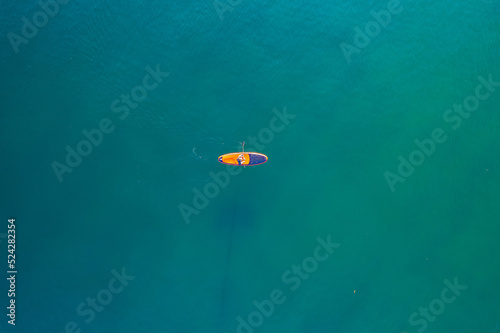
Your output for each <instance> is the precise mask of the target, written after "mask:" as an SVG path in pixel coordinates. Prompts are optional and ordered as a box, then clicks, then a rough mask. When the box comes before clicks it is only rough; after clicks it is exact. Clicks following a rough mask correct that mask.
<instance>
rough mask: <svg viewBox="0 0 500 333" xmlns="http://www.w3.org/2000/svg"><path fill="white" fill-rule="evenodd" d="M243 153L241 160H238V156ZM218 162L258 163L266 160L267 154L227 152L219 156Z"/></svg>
mask: <svg viewBox="0 0 500 333" xmlns="http://www.w3.org/2000/svg"><path fill="white" fill-rule="evenodd" d="M240 155H243V158H244V159H243V161H241V162H239V161H238V156H240ZM219 162H221V163H224V164H229V165H244V166H247V165H259V164H263V163H266V162H267V156H266V155H264V154H260V153H247V152H245V153H229V154H225V155H222V156H219Z"/></svg>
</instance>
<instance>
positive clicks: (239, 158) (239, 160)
mask: <svg viewBox="0 0 500 333" xmlns="http://www.w3.org/2000/svg"><path fill="white" fill-rule="evenodd" d="M236 160H237V161H238V164H239V165H241V164H242V163H244V162H245V156H243V154H241V155H239V156H238V158H237V159H236Z"/></svg>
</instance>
